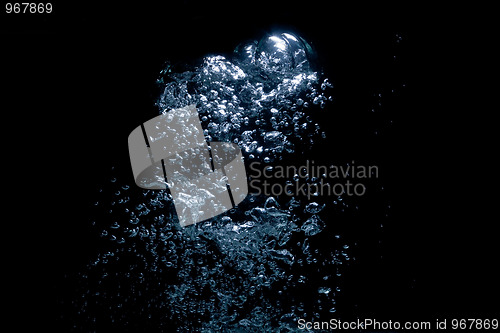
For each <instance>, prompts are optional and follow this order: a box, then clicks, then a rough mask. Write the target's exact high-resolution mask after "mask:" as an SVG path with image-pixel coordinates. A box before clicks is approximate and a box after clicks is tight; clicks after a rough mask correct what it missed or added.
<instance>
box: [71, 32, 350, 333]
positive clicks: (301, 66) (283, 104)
mask: <svg viewBox="0 0 500 333" xmlns="http://www.w3.org/2000/svg"><path fill="white" fill-rule="evenodd" d="M313 57H314V54H313V50H312V48H311V46H310V45H309V44H308V43H307V42H306V41H304V40H303V39H302V38H300V37H299V36H296V35H293V34H289V33H282V34H273V35H270V36H265V37H263V38H262V39H261V40H259V41H250V42H247V43H243V44H241V45H238V46H237V47H236V49H235V51H234V54H232V55H231V56H222V55H211V56H206V57H204V58H203V59H202V61H201V62H200V63H199V64H197V65H195V66H193V67H192V68H191V69H189V70H185V71H182V72H177V71H176V70H175V66H167V67H166V68H165V69H164V70H163V71H162V73H161V74H162V76H161V79H160V80H159V84H160V86H161V87H162V93H161V95H160V96H159V98H158V100H157V105H158V108H159V112H163V111H168V110H170V109H173V108H179V107H183V106H186V105H190V104H196V106H197V108H198V112H199V116H200V119H201V121H202V125H203V129H204V134H205V136H206V139H207V141H209V142H210V141H226V142H234V143H236V144H238V145H239V146H240V148H241V150H242V152H243V156H244V159H245V162H246V163H248V162H251V161H260V162H264V163H273V162H277V161H281V160H283V159H287V158H291V157H292V158H293V156H299V155H301V154H302V152H303V151H306V150H308V149H309V148H310V147H311V146H312V145H316V144H321V142H323V140H324V139H325V133H324V132H323V131H322V129H321V124H319V123H317V122H316V121H315V120H314V117H313V116H311V114H312V113H311V111H310V110H313V109H314V110H316V111H317V112H318V111H319V112H329V111H328V110H327V104H328V103H329V101H331V100H332V97H331V95H330V90H331V89H330V88H332V85H331V83H330V82H329V81H328V79H327V78H324V77H323V75H322V74H321V72H319V71H318V70H317V69H316V64H314V63H312V62H311V59H312V58H313ZM290 181H293V179H290ZM311 181H314V180H311ZM108 185H109V186H106V189H105V190H104V189H103V190H101V193H100V199H99V201H98V202H96V206H97V207H98V208H99V209H100V211H101V212H103V213H102V214H98V215H96V216H95V218H94V222H93V223H94V225H95V227H96V228H98V229H99V230H100V232H101V237H102V240H103V242H102V247H101V252H100V253H99V254H98V255H97V257H96V258H95V260H94V261H93V262H91V263H90V264H89V265H88V267H86V270H85V271H84V272H82V273H81V278H82V281H83V282H82V284H81V289H82V290H81V299H79V300H78V301H75V302H74V306H75V307H76V308H77V309H78V313H79V316H80V317H81V318H83V321H84V322H86V323H87V325H88V326H89V327H92V328H94V329H95V328H96V327H99V325H101V323H103V322H105V323H106V324H107V325H111V326H113V325H116V327H134V325H136V324H135V323H134V322H141V323H144V322H148V325H150V327H154V328H155V330H158V331H174V330H177V331H180V332H187V331H203V332H219V331H229V332H264V331H270V332H278V331H283V332H286V331H295V330H296V329H297V320H298V318H306V319H307V320H311V321H312V320H319V317H320V315H321V314H324V313H335V312H336V295H337V294H338V292H339V291H340V290H341V281H342V273H343V271H344V267H345V265H346V264H347V263H348V262H349V260H350V259H351V258H350V256H349V252H348V251H349V245H348V244H346V243H344V241H343V238H342V237H341V236H340V235H336V234H335V228H334V226H333V223H332V222H331V221H330V220H329V219H328V216H324V215H323V213H324V212H325V209H324V207H325V206H324V204H320V203H318V202H316V201H314V200H310V201H307V200H304V198H295V197H286V198H285V199H283V198H275V197H266V196H263V195H252V194H250V195H249V196H248V197H247V198H246V199H245V200H244V202H242V203H241V204H240V205H238V207H236V209H232V210H231V211H229V212H227V213H225V214H222V215H219V216H217V217H215V218H213V219H210V220H207V221H204V222H200V223H197V224H195V225H191V226H188V227H186V228H181V227H179V225H178V222H177V218H176V215H175V209H174V207H173V202H172V198H171V196H170V195H169V193H168V191H167V190H165V191H151V190H140V189H138V188H136V187H135V185H134V184H126V183H124V182H123V181H122V180H120V179H117V178H112V179H111V180H110V184H108ZM340 201H341V202H342V200H340ZM333 209H336V208H333ZM325 232H329V233H330V234H331V236H332V237H329V239H330V238H331V240H329V241H328V245H327V246H326V247H325V245H324V244H323V245H321V246H319V245H318V244H316V240H317V237H318V236H320V235H321V234H322V233H325ZM138 318H140V319H141V320H138ZM137 325H139V324H137ZM141 325H142V324H141ZM148 331H152V330H151V329H150V330H148Z"/></svg>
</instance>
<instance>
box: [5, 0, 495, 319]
mask: <svg viewBox="0 0 500 333" xmlns="http://www.w3.org/2000/svg"><path fill="white" fill-rule="evenodd" d="M53 4H54V12H53V13H52V14H48V15H39V14H37V15H33V14H31V15H28V14H16V15H13V14H11V15H7V14H5V13H3V8H2V15H1V16H0V19H1V24H2V28H1V30H0V32H1V35H0V38H1V40H0V43H1V44H0V48H1V58H0V59H1V62H2V66H1V68H2V78H1V79H2V81H4V85H3V86H4V88H2V93H1V95H2V104H4V103H5V102H7V103H5V107H2V111H3V112H2V114H3V121H2V124H3V125H4V126H3V128H4V130H3V133H2V138H3V143H4V150H5V152H6V153H5V155H4V156H5V157H4V159H3V160H4V164H6V165H7V171H4V178H5V179H7V181H8V182H7V183H6V184H5V191H6V192H5V193H6V194H5V197H6V198H7V201H6V203H5V204H4V214H3V216H4V218H3V221H4V225H5V226H6V229H5V234H4V239H5V249H4V257H5V258H6V261H5V264H4V265H5V267H4V269H5V271H6V272H8V273H7V274H8V275H9V276H11V277H12V278H13V280H14V281H16V282H20V283H19V284H17V283H16V284H15V286H16V287H13V288H12V289H13V291H14V293H13V296H14V297H13V298H12V300H10V302H12V303H11V305H12V307H13V308H15V309H18V310H20V312H19V313H20V317H19V320H18V321H17V324H18V325H20V326H24V325H27V324H30V323H35V324H39V323H40V322H39V320H45V319H49V320H50V319H52V318H55V317H57V313H55V314H54V313H51V314H47V315H46V314H45V310H46V309H51V308H52V307H53V306H54V305H55V299H56V298H57V297H60V293H61V290H63V289H64V288H62V286H64V284H65V283H67V282H65V279H64V275H65V274H72V273H74V272H78V271H79V270H80V269H81V267H83V265H85V264H86V263H87V262H88V260H89V259H90V258H93V255H94V254H95V253H97V252H98V248H97V245H96V242H97V241H96V240H97V236H96V231H95V230H93V229H92V228H91V227H90V224H89V216H88V215H89V214H88V211H89V207H90V206H91V205H92V202H93V200H92V199H93V195H94V193H95V192H96V190H97V188H98V187H99V184H101V183H102V182H104V181H107V179H108V178H109V171H110V168H111V166H113V165H115V166H116V165H121V166H123V165H126V164H127V163H129V162H128V150H127V145H126V138H127V136H128V134H129V133H130V131H131V130H132V129H133V128H135V127H136V126H137V125H138V124H140V123H141V122H143V121H145V120H147V119H150V118H151V117H153V116H154V115H156V114H157V111H156V109H155V106H154V99H155V96H156V93H157V90H156V87H155V80H156V78H157V76H158V73H159V71H160V70H161V68H162V64H163V62H164V61H165V60H167V59H169V60H171V61H173V62H183V61H187V60H191V59H196V58H198V57H200V56H203V55H205V54H209V53H217V54H220V53H229V52H231V51H232V49H233V48H234V46H236V45H237V44H238V43H239V42H241V41H244V40H245V39H248V38H259V37H260V36H262V35H263V34H264V33H267V32H272V31H274V30H276V29H279V30H289V31H292V32H296V33H298V34H299V35H301V36H303V37H304V38H305V39H306V40H308V41H310V42H311V43H312V45H313V47H314V48H315V49H316V51H317V52H318V55H319V63H320V64H321V65H322V67H323V69H324V72H325V74H326V76H327V77H329V78H330V80H331V81H332V82H333V83H334V85H335V89H334V90H333V95H334V97H335V102H334V103H333V105H331V106H329V109H328V111H329V112H330V114H329V115H328V116H324V117H325V118H326V119H324V120H323V122H324V124H326V125H323V126H327V127H328V129H329V133H332V135H331V137H330V139H329V140H331V141H330V147H331V148H328V149H329V151H330V150H331V151H330V153H331V154H332V155H334V154H337V155H338V156H343V157H345V158H349V157H350V156H355V157H361V159H365V160H367V161H376V162H377V163H380V164H381V172H383V175H384V177H383V181H384V185H385V187H386V194H385V195H386V196H387V197H388V198H389V201H390V204H391V208H390V210H389V217H387V218H385V219H384V220H383V221H381V222H383V223H384V224H385V226H386V227H385V228H384V232H383V234H380V235H376V236H373V237H372V238H370V237H371V236H370V230H363V229H362V228H363V224H360V225H357V226H356V228H358V227H359V228H360V229H359V233H358V234H357V235H358V236H357V237H359V239H358V240H360V239H361V244H362V245H361V246H360V247H358V248H357V249H356V250H355V251H357V252H356V253H355V255H356V257H357V258H358V264H357V265H353V267H352V268H351V269H350V271H349V272H348V273H347V275H346V278H345V279H346V281H345V287H344V293H343V294H342V302H343V303H342V304H344V307H345V309H346V310H345V313H343V314H344V315H345V316H348V315H350V314H352V313H355V314H356V315H357V316H360V317H361V318H363V317H374V318H380V320H382V319H383V318H387V319H392V320H401V319H402V318H418V319H422V320H434V318H444V317H448V318H466V317H472V318H476V317H479V318H481V317H482V318H488V317H490V318H491V317H492V316H494V315H496V316H497V318H498V313H499V306H498V287H497V283H498V281H499V276H498V270H497V266H498V259H497V255H498V241H497V231H496V230H497V228H496V224H498V215H497V214H494V215H490V214H488V213H487V211H488V209H490V208H494V207H495V204H496V202H495V201H496V197H497V195H496V194H493V193H494V190H495V185H494V183H493V180H494V179H493V178H494V177H493V176H494V174H495V173H494V172H493V170H492V169H491V167H494V162H493V157H494V156H495V155H497V153H498V149H497V148H495V149H494V148H492V147H491V145H492V144H493V143H494V142H495V141H494V139H493V134H494V128H493V127H494V123H492V121H491V120H490V119H489V118H488V117H489V116H488V115H490V114H491V113H494V112H496V110H494V109H493V108H492V107H491V106H489V105H488V104H487V103H485V102H483V98H482V94H483V93H484V92H486V91H487V90H486V87H487V86H488V83H487V81H486V78H487V77H488V76H489V74H488V73H489V71H490V69H489V68H488V66H487V65H485V62H484V61H485V60H486V59H487V58H488V54H489V53H488V51H487V47H488V45H489V44H490V43H491V40H490V39H489V38H488V37H486V35H487V33H488V31H489V30H490V28H491V27H492V24H491V21H490V20H489V17H488V15H486V14H487V9H475V10H468V9H467V8H463V10H460V11H458V10H456V9H455V8H439V9H438V8H435V7H432V6H429V7H425V6H423V5H421V6H417V5H414V6H405V7H402V6H400V5H398V6H371V7H370V8H367V7H363V6H361V5H359V6H352V7H350V8H347V7H344V6H339V5H335V4H334V5H333V6H331V5H327V4H321V3H315V2H303V3H297V4H292V3H272V4H271V3H267V2H263V3H259V2H249V3H241V4H240V3H238V4H235V3H229V2H217V3H211V2H203V3H195V2H191V1H184V2H176V3H165V4H159V5H158V4H156V5H146V4H140V3H135V4H125V3H121V4H116V5H103V4H97V3H95V4H90V3H79V4H78V3H73V4H71V5H70V4H66V3H57V2H56V3H53ZM396 34H398V35H399V36H402V41H401V42H400V43H396V39H397V37H396ZM484 46H486V48H484V49H483V47H484ZM394 56H396V59H394ZM401 84H405V87H404V88H401ZM483 87H484V89H483ZM392 88H395V90H396V91H395V93H394V94H389V90H390V89H392ZM378 93H382V94H383V96H384V97H383V99H382V106H381V107H380V108H379V109H378V111H377V112H376V113H375V115H374V114H372V113H371V108H372V107H373V106H375V105H376V103H377V101H378V100H377V99H376V98H375V97H374V94H378ZM385 96H391V97H385ZM390 121H392V124H390ZM375 131H377V133H378V134H374V132H375ZM121 170H128V169H127V167H122V168H121ZM121 176H122V177H123V178H125V179H126V180H127V181H129V182H130V183H131V182H132V179H131V178H132V177H131V175H129V174H128V173H126V172H125V173H124V174H123V175H121ZM127 177H128V178H127ZM492 190H493V191H492ZM5 197H4V198H5ZM365 218H367V219H369V218H370V217H369V216H366V217H365ZM353 230H354V227H353ZM353 230H351V232H352V234H354V233H353ZM363 239H364V241H363ZM379 240H381V241H382V242H381V244H378V241H379ZM372 242H373V244H372ZM375 243H377V244H375ZM64 287H65V288H71V286H64ZM56 309H57V308H56ZM350 310H352V311H353V312H352V313H349V311H350ZM39 314H41V316H38V315H39ZM33 318H37V319H33ZM28 319H29V320H28ZM327 319H328V318H327ZM40 325H41V323H40Z"/></svg>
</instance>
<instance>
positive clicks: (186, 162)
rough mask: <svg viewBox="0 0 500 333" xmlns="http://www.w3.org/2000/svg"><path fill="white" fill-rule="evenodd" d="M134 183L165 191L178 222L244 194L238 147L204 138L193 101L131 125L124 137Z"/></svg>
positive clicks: (222, 207)
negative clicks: (171, 199)
mask: <svg viewBox="0 0 500 333" xmlns="http://www.w3.org/2000/svg"><path fill="white" fill-rule="evenodd" d="M128 146H129V154H130V162H131V165H132V172H133V175H134V180H135V183H136V184H137V186H139V187H141V188H144V189H151V190H165V189H167V188H168V189H169V190H170V193H171V195H172V198H173V202H174V206H175V210H176V213H177V217H178V219H179V223H180V225H181V226H187V225H190V224H194V223H197V222H201V221H204V220H207V219H210V218H212V217H215V216H217V215H219V214H222V213H224V212H226V211H228V210H230V209H232V208H234V207H235V206H236V205H238V204H239V203H240V202H242V201H243V200H244V199H245V198H246V196H247V194H248V184H247V174H246V170H245V164H244V162H243V156H242V153H241V150H240V148H239V147H238V146H237V145H236V144H233V143H229V142H211V143H210V145H209V144H208V142H207V141H206V140H205V136H204V135H203V129H202V127H201V122H200V119H199V116H198V111H197V109H196V107H195V105H189V106H186V107H183V108H179V109H174V110H170V111H168V112H164V113H162V114H161V115H159V116H157V117H154V118H152V119H150V120H148V121H146V122H145V123H144V124H142V125H140V126H138V127H137V128H135V129H134V130H133V131H132V132H131V133H130V135H129V137H128Z"/></svg>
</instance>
